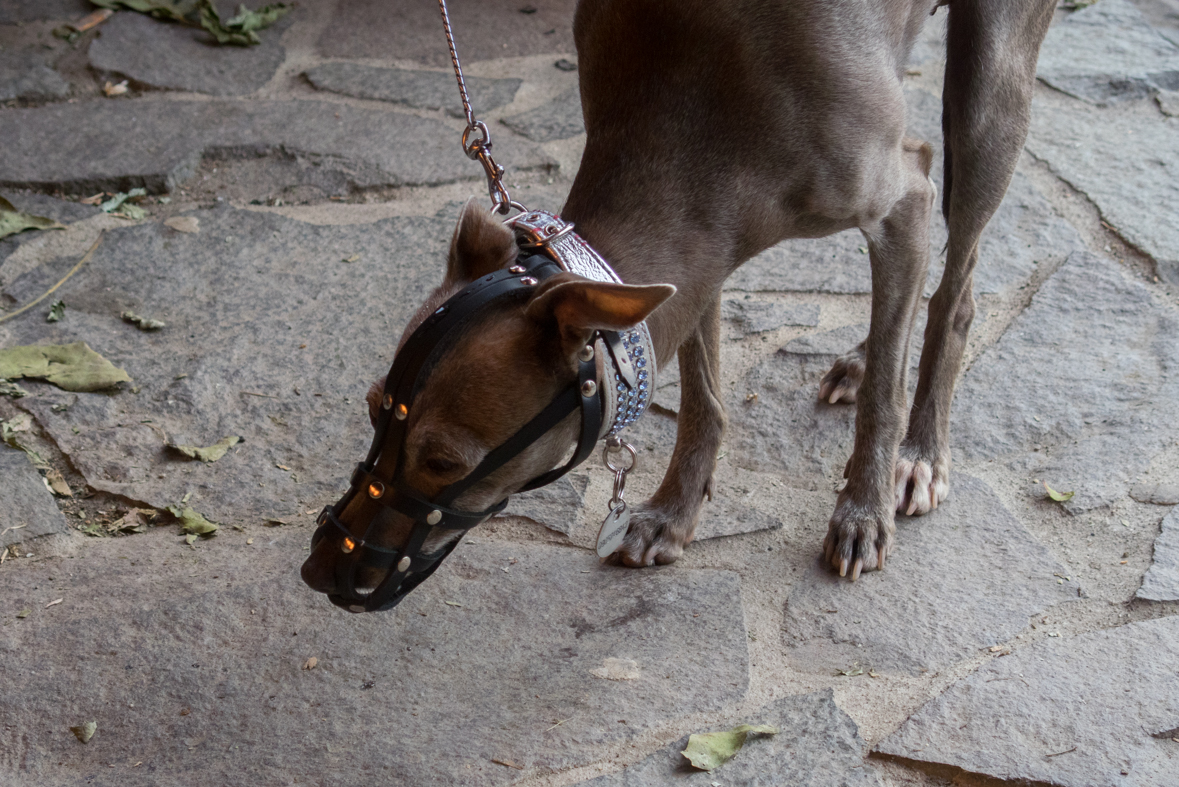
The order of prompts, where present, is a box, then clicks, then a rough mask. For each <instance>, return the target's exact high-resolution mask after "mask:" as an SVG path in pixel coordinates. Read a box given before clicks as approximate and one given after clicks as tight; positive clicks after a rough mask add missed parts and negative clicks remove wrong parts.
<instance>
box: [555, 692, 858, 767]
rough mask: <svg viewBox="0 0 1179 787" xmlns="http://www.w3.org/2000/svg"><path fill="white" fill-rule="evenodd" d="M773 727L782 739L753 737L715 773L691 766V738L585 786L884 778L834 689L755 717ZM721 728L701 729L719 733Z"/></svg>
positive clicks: (790, 701) (782, 702)
mask: <svg viewBox="0 0 1179 787" xmlns="http://www.w3.org/2000/svg"><path fill="white" fill-rule="evenodd" d="M746 723H749V724H769V725H771V726H774V727H777V728H778V734H777V735H765V736H751V737H750V738H748V739H747V740H746V742H745V746H744V747H743V748H742V749H741V751H740V752H738V753H737V756H736V757H734V758H733V759H732V760H730V761H729V762H727V763H725V764H724V765H723V766H722V767H721V768H720V769H718V770H716V771H715V772H713V773H708V772H706V771H700V770H697V769H695V768H693V767H692V766H691V764H690V763H689V762H688V760H687V759H686V758H685V757H684V756H683V754H681V752H683V750H684V749H685V748H686V747H687V745H688V736H686V735H685V736H684V737H683V738H681V739H680V740H678V741H676V742H675V743H673V744H671V745H670V746H668V747H667V748H666V749H664V750H662V751H658V752H656V753H654V754H652V755H651V756H649V757H647V758H646V759H644V760H640V761H639V762H637V763H635V764H634V765H631V766H629V767H627V768H626V769H625V770H623V771H621V772H619V773H612V774H607V775H605V776H599V777H598V778H596V779H590V780H588V781H584V782H579V783H578V785H579V787H663V785H680V784H682V785H685V786H686V787H695V785H700V787H711V785H715V784H723V785H725V787H771V786H772V785H790V786H791V787H869V785H880V784H881V781H880V777H879V776H878V775H877V774H876V773H875V771H873V770H872V768H871V767H870V766H868V765H867V764H865V762H864V756H865V755H866V754H867V748H868V746H867V744H866V743H865V742H864V740H863V739H862V738H861V737H860V732H859V728H857V727H856V723H855V722H854V721H852V720H851V718H850V717H849V716H848V715H847V714H846V713H844V712H843V711H842V710H840V709H839V706H837V705H836V704H835V697H834V692H833V691H832V690H831V689H825V690H823V691H818V692H815V693H814V694H802V695H798V696H794V697H784V698H782V699H780V700H777V701H775V702H772V703H770V704H769V705H767V706H766V707H764V708H762V709H761V710H760V711H758V712H757V713H755V714H753V715H752V716H750V717H749V719H748V721H747V722H746ZM716 731H718V730H717V728H716V727H715V726H714V727H711V728H707V729H699V730H696V731H695V732H696V733H703V732H716Z"/></svg>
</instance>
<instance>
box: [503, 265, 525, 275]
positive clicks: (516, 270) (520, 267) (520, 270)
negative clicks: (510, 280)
mask: <svg viewBox="0 0 1179 787" xmlns="http://www.w3.org/2000/svg"><path fill="white" fill-rule="evenodd" d="M526 270H528V269H527V268H525V267H524V266H523V265H513V266H512V267H510V268H508V273H517V274H518V273H523V272H524V271H526Z"/></svg>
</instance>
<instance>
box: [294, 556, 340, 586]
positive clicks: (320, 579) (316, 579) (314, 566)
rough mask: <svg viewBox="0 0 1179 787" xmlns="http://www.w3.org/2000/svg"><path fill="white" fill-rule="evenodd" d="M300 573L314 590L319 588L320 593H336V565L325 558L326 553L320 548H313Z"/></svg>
mask: <svg viewBox="0 0 1179 787" xmlns="http://www.w3.org/2000/svg"><path fill="white" fill-rule="evenodd" d="M299 575H300V576H301V577H302V578H303V581H304V582H305V583H306V584H307V587H309V588H311V589H312V590H317V591H319V592H320V593H334V592H335V591H336V572H335V567H334V566H332V565H331V561H329V560H325V559H324V555H323V554H322V551H321V550H319V549H315V550H313V551H312V552H311V555H310V556H309V557H308V558H307V559H306V560H305V561H303V568H302V569H300V570H299Z"/></svg>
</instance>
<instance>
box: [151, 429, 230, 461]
mask: <svg viewBox="0 0 1179 787" xmlns="http://www.w3.org/2000/svg"><path fill="white" fill-rule="evenodd" d="M241 441H242V438H241V437H238V436H237V435H230V436H229V437H222V438H221V439H220V440H218V441H217V442H215V443H213V445H211V446H208V447H207V448H200V447H198V446H195V445H172V444H171V443H169V444H168V448H170V449H172V450H173V451H176V452H177V453H181V454H184V455H185V456H187V457H188V458H189V459H199V460H201V461H202V462H205V463H209V462H216V461H217V460H218V459H220V458H221V457H223V456H225V453H226V452H227V451H228V450H229V449H230V448H233V447H234V446H235V445H237V444H238V443H240V442H241Z"/></svg>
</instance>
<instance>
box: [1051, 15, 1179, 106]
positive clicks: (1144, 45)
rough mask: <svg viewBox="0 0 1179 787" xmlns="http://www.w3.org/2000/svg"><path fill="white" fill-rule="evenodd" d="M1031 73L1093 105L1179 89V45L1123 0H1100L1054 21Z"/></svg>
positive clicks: (1063, 91)
mask: <svg viewBox="0 0 1179 787" xmlns="http://www.w3.org/2000/svg"><path fill="white" fill-rule="evenodd" d="M1036 76H1038V77H1039V78H1040V79H1041V80H1042V81H1044V82H1046V83H1047V84H1049V85H1051V86H1052V87H1054V88H1056V89H1057V90H1059V91H1061V92H1062V93H1067V94H1069V95H1070V96H1074V97H1076V98H1079V99H1082V100H1084V101H1088V102H1090V103H1093V104H1113V103H1116V102H1119V101H1127V100H1132V99H1139V98H1146V97H1148V96H1150V95H1153V94H1154V93H1157V92H1158V91H1159V90H1179V46H1176V45H1175V44H1173V43H1172V42H1171V41H1169V40H1167V39H1166V38H1164V37H1163V36H1162V35H1160V34H1159V33H1158V32H1157V31H1156V30H1155V29H1154V28H1153V27H1151V25H1150V22H1148V21H1147V19H1146V17H1145V16H1144V15H1143V14H1142V12H1141V11H1139V10H1138V9H1137V8H1136V7H1135V6H1134V4H1133V3H1130V2H1128V0H1101V2H1100V3H1094V4H1093V5H1090V6H1089V7H1088V8H1083V9H1081V10H1080V11H1077V12H1076V13H1074V14H1072V15H1070V16H1069V17H1068V18H1067V19H1064V20H1063V21H1061V22H1060V24H1057V25H1053V26H1052V27H1051V28H1050V29H1049V30H1048V35H1047V36H1045V37H1044V43H1043V45H1042V46H1041V47H1040V60H1039V63H1038V65H1037V68H1036Z"/></svg>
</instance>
